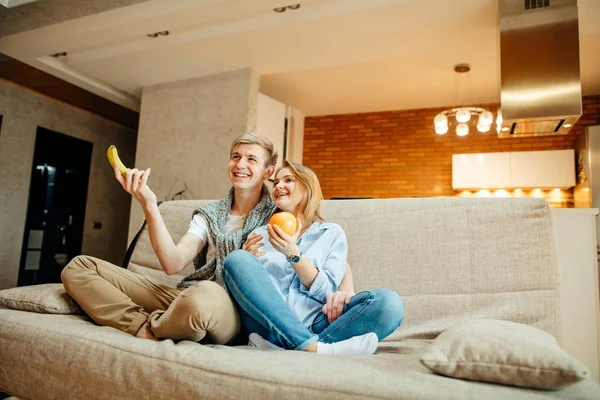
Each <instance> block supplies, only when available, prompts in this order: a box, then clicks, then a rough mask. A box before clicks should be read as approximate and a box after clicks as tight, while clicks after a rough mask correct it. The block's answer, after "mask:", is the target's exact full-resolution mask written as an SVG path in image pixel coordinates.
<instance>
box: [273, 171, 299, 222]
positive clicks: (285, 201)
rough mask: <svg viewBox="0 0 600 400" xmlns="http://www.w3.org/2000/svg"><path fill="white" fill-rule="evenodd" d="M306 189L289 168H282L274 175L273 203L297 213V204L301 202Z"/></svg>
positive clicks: (282, 208) (284, 209)
mask: <svg viewBox="0 0 600 400" xmlns="http://www.w3.org/2000/svg"><path fill="white" fill-rule="evenodd" d="M305 192H306V190H305V189H304V188H303V187H302V184H301V183H299V182H298V179H297V178H296V176H295V175H294V172H293V171H292V170H291V169H290V168H289V167H286V168H282V169H281V170H279V172H278V173H277V175H276V176H275V187H274V188H273V192H272V195H273V200H274V201H275V205H276V206H277V207H278V208H280V209H281V210H283V211H288V212H291V213H292V214H294V215H297V211H298V206H299V205H300V203H302V200H303V198H304V194H305Z"/></svg>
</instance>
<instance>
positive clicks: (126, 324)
mask: <svg viewBox="0 0 600 400" xmlns="http://www.w3.org/2000/svg"><path fill="white" fill-rule="evenodd" d="M61 278H62V281H63V284H64V286H65V289H66V291H67V293H69V295H71V297H73V299H75V301H77V303H78V304H79V305H80V306H81V308H82V309H83V310H84V311H85V312H86V313H87V315H89V316H90V317H91V318H92V319H93V320H94V321H95V322H96V323H97V324H98V325H106V326H111V327H113V328H117V329H120V330H122V331H125V332H128V333H130V334H132V335H135V334H136V332H137V331H138V330H139V329H140V327H141V326H142V325H143V324H144V322H146V321H149V323H150V328H151V330H152V333H154V335H155V336H156V337H157V338H159V339H172V340H192V341H194V342H198V341H200V340H202V339H204V338H205V337H206V339H207V341H210V342H212V343H217V344H225V343H228V342H230V341H231V340H232V339H234V338H235V336H236V335H237V333H238V332H239V330H240V326H241V323H240V318H239V315H238V312H237V310H236V307H235V304H234V303H233V300H232V299H231V298H230V297H229V295H228V294H227V292H225V290H224V289H223V288H222V287H220V286H219V285H217V284H216V283H214V282H210V281H202V282H199V283H197V284H196V285H194V286H192V287H189V288H187V289H176V288H172V287H169V286H166V285H158V284H156V283H154V282H152V281H151V280H149V279H147V278H145V277H143V276H141V275H139V274H136V273H134V272H131V271H128V270H126V269H123V268H120V267H117V266H116V265H113V264H111V263H108V262H106V261H103V260H100V259H97V258H93V257H88V256H78V257H75V258H74V259H73V260H72V261H71V262H70V263H69V264H68V265H67V266H66V267H65V268H64V269H63V271H62V274H61Z"/></svg>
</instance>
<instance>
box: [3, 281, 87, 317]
mask: <svg viewBox="0 0 600 400" xmlns="http://www.w3.org/2000/svg"><path fill="white" fill-rule="evenodd" d="M0 306H2V307H6V308H12V309H14V310H22V311H33V312H38V313H45V314H83V311H82V310H81V308H80V307H79V305H78V304H77V303H76V302H75V300H73V299H72V298H71V296H69V295H68V293H67V292H66V291H65V288H64V286H63V285H62V284H61V283H49V284H44V285H33V286H22V287H17V288H13V289H6V290H0Z"/></svg>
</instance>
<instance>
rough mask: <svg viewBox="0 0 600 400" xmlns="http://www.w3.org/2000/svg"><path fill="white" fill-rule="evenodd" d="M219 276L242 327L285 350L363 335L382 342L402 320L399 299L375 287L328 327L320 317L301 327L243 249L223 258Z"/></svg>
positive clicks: (256, 263) (354, 301)
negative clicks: (223, 281) (237, 311)
mask: <svg viewBox="0 0 600 400" xmlns="http://www.w3.org/2000/svg"><path fill="white" fill-rule="evenodd" d="M223 277H224V279H225V284H226V285H227V289H229V292H230V293H231V295H232V296H233V298H234V299H235V300H236V302H237V304H238V308H239V311H240V318H241V320H242V325H243V326H244V328H245V329H246V330H247V331H248V332H256V333H258V334H259V335H261V336H262V337H264V338H265V339H267V340H269V341H270V342H271V343H273V344H275V345H277V346H280V347H283V348H285V349H295V350H305V349H306V348H307V347H308V346H310V345H311V344H313V343H314V342H316V341H320V342H325V343H334V342H339V341H342V340H345V339H349V338H351V337H353V336H358V335H363V334H365V333H369V332H374V333H375V334H376V335H377V338H378V339H379V340H383V339H384V338H385V337H387V336H388V335H390V334H391V333H392V332H394V331H395V330H396V328H398V327H399V326H400V324H401V323H402V320H403V319H404V304H403V302H402V299H400V296H398V294H397V293H396V292H394V291H393V290H389V289H375V290H371V291H365V292H360V293H358V294H356V295H355V296H354V297H353V298H352V299H351V300H350V303H348V304H346V305H345V306H344V310H343V314H342V315H341V316H340V317H339V318H338V319H336V320H335V321H333V323H331V324H330V323H329V321H328V320H327V315H325V314H323V313H320V314H318V316H317V317H316V318H315V320H314V321H313V324H312V326H311V327H306V326H304V325H303V324H302V322H300V320H299V319H298V317H296V315H295V314H294V313H293V311H292V310H291V309H290V308H289V307H288V305H287V304H286V303H285V302H284V301H283V299H282V298H281V295H280V294H279V292H278V291H277V289H276V288H275V287H274V286H273V283H272V282H271V280H270V278H269V275H268V274H267V271H266V270H265V269H264V268H263V266H262V264H261V263H260V261H259V260H258V259H257V258H256V257H254V256H253V255H251V254H250V253H248V252H247V251H244V250H236V251H233V252H231V253H230V254H229V255H228V256H227V258H225V263H224V270H223Z"/></svg>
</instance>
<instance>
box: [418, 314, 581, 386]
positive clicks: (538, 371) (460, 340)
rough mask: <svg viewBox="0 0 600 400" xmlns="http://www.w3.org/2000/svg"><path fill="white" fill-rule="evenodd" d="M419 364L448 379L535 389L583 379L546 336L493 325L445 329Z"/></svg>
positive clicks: (532, 330)
mask: <svg viewBox="0 0 600 400" xmlns="http://www.w3.org/2000/svg"><path fill="white" fill-rule="evenodd" d="M421 363H422V364H423V365H425V366H426V367H427V368H429V369H430V370H432V371H433V372H435V373H437V374H441V375H445V376H449V377H453V378H461V379H468V380H471V381H484V382H493V383H501V384H504V385H512V386H520V387H528V388H535V389H558V388H562V387H565V386H568V385H570V384H573V383H575V382H579V381H581V380H583V379H585V378H586V377H587V376H588V374H589V372H588V370H587V369H586V368H585V366H583V365H582V364H581V363H579V362H578V361H577V360H575V359H574V358H573V357H571V356H570V355H569V354H567V353H566V352H565V351H564V350H562V349H561V348H560V346H559V345H558V343H557V342H556V339H555V338H554V337H553V336H552V335H550V334H549V333H547V332H544V331H542V330H540V329H537V328H534V327H532V326H529V325H524V324H519V323H516V322H510V321H499V320H493V319H475V320H466V321H463V322H460V323H458V324H457V325H455V326H452V327H450V328H448V329H446V330H445V331H444V332H442V333H441V334H440V335H439V336H438V337H437V338H436V339H435V340H434V341H433V343H432V344H431V345H430V346H429V347H428V348H427V349H426V350H425V352H424V353H423V354H422V356H421Z"/></svg>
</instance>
